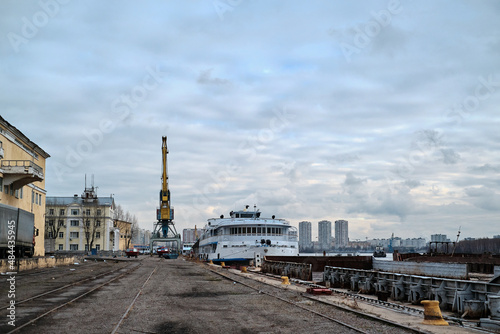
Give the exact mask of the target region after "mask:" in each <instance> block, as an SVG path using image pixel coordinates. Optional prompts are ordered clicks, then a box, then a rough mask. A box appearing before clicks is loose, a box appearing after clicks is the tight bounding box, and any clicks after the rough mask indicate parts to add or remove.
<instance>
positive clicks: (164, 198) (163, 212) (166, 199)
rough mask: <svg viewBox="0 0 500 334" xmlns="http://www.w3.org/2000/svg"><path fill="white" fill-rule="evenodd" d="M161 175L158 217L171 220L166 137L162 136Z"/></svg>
mask: <svg viewBox="0 0 500 334" xmlns="http://www.w3.org/2000/svg"><path fill="white" fill-rule="evenodd" d="M161 151H162V165H163V166H162V167H163V172H162V177H161V184H162V187H161V191H160V219H161V220H171V219H173V218H174V217H173V210H171V209H170V190H168V171H167V154H168V148H167V137H166V136H163V137H162V146H161Z"/></svg>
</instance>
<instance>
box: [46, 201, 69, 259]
mask: <svg viewBox="0 0 500 334" xmlns="http://www.w3.org/2000/svg"><path fill="white" fill-rule="evenodd" d="M51 204H52V205H54V206H55V207H57V200H55V202H54V203H51ZM49 210H52V211H49V216H48V217H47V216H45V251H46V252H54V251H55V248H56V239H57V237H58V235H59V232H60V230H61V228H66V225H64V218H61V216H60V215H59V214H60V212H56V211H57V210H56V209H52V208H49ZM50 213H52V214H50Z"/></svg>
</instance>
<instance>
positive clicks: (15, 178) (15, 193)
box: [0, 116, 50, 256]
mask: <svg viewBox="0 0 500 334" xmlns="http://www.w3.org/2000/svg"><path fill="white" fill-rule="evenodd" d="M49 157H50V155H49V154H48V153H47V152H45V151H44V150H42V149H41V148H40V147H39V146H38V145H36V144H35V143H34V142H32V141H31V140H29V139H28V137H26V136H25V135H24V134H23V133H22V132H21V131H19V130H18V129H16V128H15V127H14V126H13V125H11V124H10V123H9V122H7V121H6V120H5V119H3V118H2V117H1V116H0V161H1V167H0V203H1V204H2V207H1V209H0V211H2V210H9V211H12V210H17V211H18V212H20V216H23V217H27V218H26V219H25V220H20V221H19V222H18V223H19V225H20V228H23V227H26V225H27V224H30V223H31V220H33V222H34V229H33V235H34V238H32V239H33V240H32V242H33V241H34V242H35V247H34V255H35V256H43V255H44V254H45V250H44V226H45V219H44V214H45V195H46V191H45V160H46V159H47V158H49ZM19 209H21V210H23V211H19ZM23 212H26V213H27V214H24V213H23ZM27 221H30V222H29V223H27ZM0 223H1V224H3V223H4V222H0ZM30 232H31V231H30ZM19 238H20V239H21V238H22V236H21V234H20V233H19Z"/></svg>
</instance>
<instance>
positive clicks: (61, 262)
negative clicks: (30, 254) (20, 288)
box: [0, 256, 82, 273]
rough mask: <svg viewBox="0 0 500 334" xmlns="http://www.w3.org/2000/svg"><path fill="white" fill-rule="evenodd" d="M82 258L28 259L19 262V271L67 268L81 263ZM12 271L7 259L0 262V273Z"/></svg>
mask: <svg viewBox="0 0 500 334" xmlns="http://www.w3.org/2000/svg"><path fill="white" fill-rule="evenodd" d="M81 259H82V257H79V256H68V257H39V258H26V259H20V260H19V271H25V270H30V269H37V268H48V267H54V266H66V265H68V264H72V263H75V262H80V261H81ZM16 270H17V269H16ZM8 271H12V270H10V269H9V263H8V261H7V259H4V260H0V272H2V273H4V272H8Z"/></svg>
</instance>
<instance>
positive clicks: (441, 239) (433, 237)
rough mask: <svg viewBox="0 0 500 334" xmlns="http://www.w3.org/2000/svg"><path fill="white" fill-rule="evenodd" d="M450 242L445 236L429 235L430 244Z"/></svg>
mask: <svg viewBox="0 0 500 334" xmlns="http://www.w3.org/2000/svg"><path fill="white" fill-rule="evenodd" d="M447 241H450V239H448V237H447V236H446V234H432V235H431V242H447Z"/></svg>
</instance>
